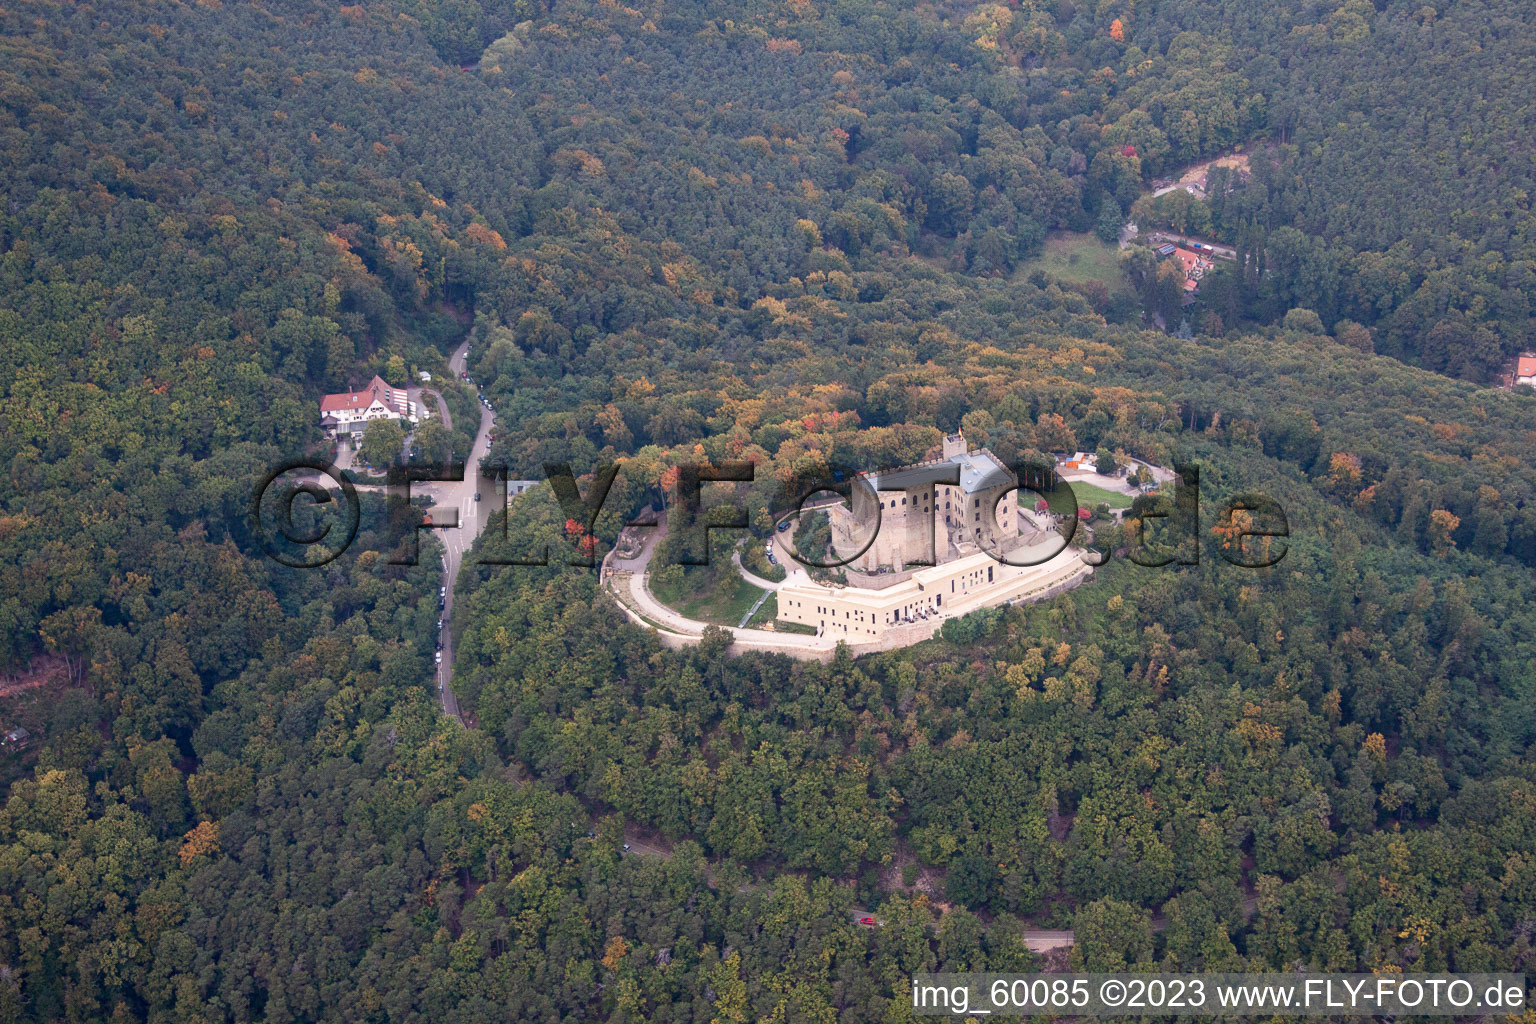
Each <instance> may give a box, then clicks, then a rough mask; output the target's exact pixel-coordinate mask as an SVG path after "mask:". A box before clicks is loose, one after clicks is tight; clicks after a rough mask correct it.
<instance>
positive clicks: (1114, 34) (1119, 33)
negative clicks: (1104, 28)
mask: <svg viewBox="0 0 1536 1024" xmlns="http://www.w3.org/2000/svg"><path fill="white" fill-rule="evenodd" d="M1109 38H1111V39H1113V40H1114V41H1115V42H1117V43H1123V42H1125V23H1124V22H1122V21H1121V20H1120V19H1119V18H1116V19H1115V20H1114V21H1112V22H1110V23H1109Z"/></svg>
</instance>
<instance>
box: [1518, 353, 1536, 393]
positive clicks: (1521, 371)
mask: <svg viewBox="0 0 1536 1024" xmlns="http://www.w3.org/2000/svg"><path fill="white" fill-rule="evenodd" d="M1515 383H1516V384H1524V385H1526V386H1527V387H1532V388H1536V352H1522V353H1520V358H1519V359H1517V360H1516V361H1515Z"/></svg>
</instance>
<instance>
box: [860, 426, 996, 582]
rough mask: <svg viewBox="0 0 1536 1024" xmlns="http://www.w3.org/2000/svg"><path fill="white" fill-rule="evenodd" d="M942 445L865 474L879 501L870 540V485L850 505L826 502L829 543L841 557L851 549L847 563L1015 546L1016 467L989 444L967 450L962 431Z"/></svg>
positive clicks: (942, 557)
mask: <svg viewBox="0 0 1536 1024" xmlns="http://www.w3.org/2000/svg"><path fill="white" fill-rule="evenodd" d="M940 452H941V453H940V456H939V457H938V458H937V459H930V460H929V461H927V462H920V463H918V464H916V465H913V466H903V467H902V468H900V469H896V470H891V471H889V472H884V473H870V474H868V475H867V476H865V477H863V478H862V479H863V480H864V481H866V482H867V483H868V484H869V486H870V487H871V488H872V489H873V491H874V500H876V501H878V503H879V506H880V509H879V513H880V514H879V517H878V524H879V525H878V530H877V532H875V537H874V541H873V542H872V543H871V542H870V539H869V535H870V532H871V531H872V530H876V526H875V522H876V517H875V516H873V515H870V514H869V510H868V509H867V507H866V504H865V503H867V502H868V500H869V499H868V497H867V494H868V492H867V491H866V492H865V495H866V497H865V501H864V502H861V501H860V500H859V496H858V495H856V496H855V498H854V502H853V504H854V509H853V511H850V510H849V509H848V508H847V507H846V506H842V505H838V506H834V507H833V508H832V509H831V517H830V518H831V528H832V550H833V552H834V553H835V554H836V555H837V557H838V558H849V557H850V556H856V557H853V559H852V561H850V562H849V563H848V567H849V568H850V569H853V570H855V571H858V572H862V573H878V572H880V571H882V570H884V571H886V572H902V571H904V570H905V569H907V568H908V567H909V566H928V565H940V564H943V563H945V562H952V561H954V560H956V559H958V558H963V557H965V556H967V555H970V554H974V553H976V552H977V551H999V550H1004V551H1006V550H1010V549H1011V548H1013V547H1014V546H1016V544H1017V538H1018V529H1017V527H1018V525H1019V517H1018V509H1017V508H1016V507H1015V503H1014V495H1013V494H1012V493H1010V492H1012V491H1013V489H1014V487H1015V486H1017V483H1018V481H1017V480H1016V479H1015V477H1014V475H1013V473H1012V472H1010V471H1009V470H1008V468H1007V467H1006V466H1004V465H1003V464H1002V462H1000V461H999V460H998V458H997V456H995V455H993V454H992V453H991V452H990V451H988V450H987V449H985V448H980V449H977V450H976V451H974V452H973V451H970V450H969V446H968V445H967V444H966V440H965V435H964V434H961V433H955V434H950V435H949V436H947V437H945V438H944V444H943V447H942V448H941V450H940ZM866 545H867V546H866ZM861 549H862V551H861Z"/></svg>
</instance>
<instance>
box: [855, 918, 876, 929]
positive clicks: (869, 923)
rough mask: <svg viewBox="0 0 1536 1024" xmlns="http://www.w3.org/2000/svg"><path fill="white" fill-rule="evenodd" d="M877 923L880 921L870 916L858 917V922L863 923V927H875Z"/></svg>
mask: <svg viewBox="0 0 1536 1024" xmlns="http://www.w3.org/2000/svg"><path fill="white" fill-rule="evenodd" d="M879 923H880V922H879V921H876V920H875V919H874V918H872V917H861V918H859V924H861V925H863V926H864V927H865V928H873V927H875V925H877V924H879Z"/></svg>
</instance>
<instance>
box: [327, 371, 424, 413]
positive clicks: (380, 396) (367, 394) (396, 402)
mask: <svg viewBox="0 0 1536 1024" xmlns="http://www.w3.org/2000/svg"><path fill="white" fill-rule="evenodd" d="M376 401H377V402H383V403H384V405H385V406H387V407H388V408H390V409H393V410H394V411H395V412H397V413H399V414H400V415H401V416H404V415H406V414H407V413H408V412H409V411H410V406H409V404H408V401H407V399H406V394H405V389H404V388H392V387H390V386H389V385H388V384H386V383H385V382H384V379H383V378H382V377H378V376H375V377H374V378H373V380H371V381H369V382H368V383H367V384H366V385H364V386H363V389H362V390H361V391H343V392H340V393H338V394H334V395H326V396H325V397H324V398H322V399H320V414H321V415H322V416H323V415H325V414H326V413H333V412H357V411H359V410H362V409H366V408H368V407H369V406H370V405H372V404H373V403H374V402H376Z"/></svg>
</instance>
